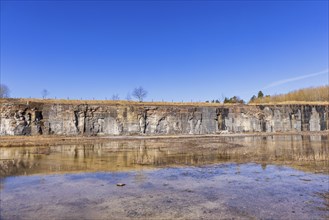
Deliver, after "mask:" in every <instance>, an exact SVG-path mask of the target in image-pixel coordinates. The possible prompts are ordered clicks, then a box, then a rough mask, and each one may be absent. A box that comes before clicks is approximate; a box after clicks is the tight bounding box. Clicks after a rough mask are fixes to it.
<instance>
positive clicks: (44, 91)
mask: <svg viewBox="0 0 329 220" xmlns="http://www.w3.org/2000/svg"><path fill="white" fill-rule="evenodd" d="M41 95H42V98H43V99H45V98H46V97H47V96H48V95H49V92H48V90H47V89H44V90H42V92H41Z"/></svg>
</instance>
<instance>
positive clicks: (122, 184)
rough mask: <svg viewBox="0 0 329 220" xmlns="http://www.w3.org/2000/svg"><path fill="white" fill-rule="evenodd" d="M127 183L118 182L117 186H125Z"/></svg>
mask: <svg viewBox="0 0 329 220" xmlns="http://www.w3.org/2000/svg"><path fill="white" fill-rule="evenodd" d="M125 185H126V184H125V183H117V186H125Z"/></svg>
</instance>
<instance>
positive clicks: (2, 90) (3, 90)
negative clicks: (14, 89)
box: [0, 84, 10, 98]
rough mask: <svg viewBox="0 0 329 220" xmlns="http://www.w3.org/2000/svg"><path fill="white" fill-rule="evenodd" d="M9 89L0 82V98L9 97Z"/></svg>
mask: <svg viewBox="0 0 329 220" xmlns="http://www.w3.org/2000/svg"><path fill="white" fill-rule="evenodd" d="M9 97H10V90H9V88H8V86H6V85H5V84H0V98H9Z"/></svg>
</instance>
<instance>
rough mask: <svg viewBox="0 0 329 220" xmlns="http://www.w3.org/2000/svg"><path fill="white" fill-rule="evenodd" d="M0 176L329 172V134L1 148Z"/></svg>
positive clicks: (127, 141)
mask: <svg viewBox="0 0 329 220" xmlns="http://www.w3.org/2000/svg"><path fill="white" fill-rule="evenodd" d="M0 156H1V160H0V176H10V175H24V174H26V175H29V174H39V173H40V174H41V173H66V172H82V171H88V172H93V171H123V170H132V169H134V170H136V169H142V168H145V167H147V168H153V167H165V166H181V165H206V164H213V163H222V162H237V163H246V162H257V163H262V164H263V165H264V166H265V167H266V164H285V165H289V166H293V167H296V168H298V169H303V170H307V171H312V172H325V173H329V171H328V165H329V162H328V160H329V144H328V136H300V135H294V136H266V137H264V136H253V137H223V138H194V139H193V138H191V139H160V140H126V141H123V140H117V141H111V142H108V143H100V144H93V145H66V146H65V145H64V146H49V147H48V146H47V147H12V148H1V149H0Z"/></svg>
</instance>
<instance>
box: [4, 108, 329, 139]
mask: <svg viewBox="0 0 329 220" xmlns="http://www.w3.org/2000/svg"><path fill="white" fill-rule="evenodd" d="M328 110H329V106H328V105H267V106H266V105H265V106H264V105H257V106H254V105H252V106H251V105H235V106H223V105H218V106H214V107H212V106H211V107H209V106H204V107H191V106H174V105H173V106H141V105H133V104H132V105H130V106H125V105H90V104H81V105H74V104H50V103H40V102H28V103H26V104H22V103H15V102H6V103H1V106H0V135H41V134H46V135H51V134H54V135H135V134H139V135H140V134H146V135H148V134H215V133H220V132H232V133H240V132H290V131H322V130H327V129H328V128H329V119H328V118H329V113H328Z"/></svg>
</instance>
